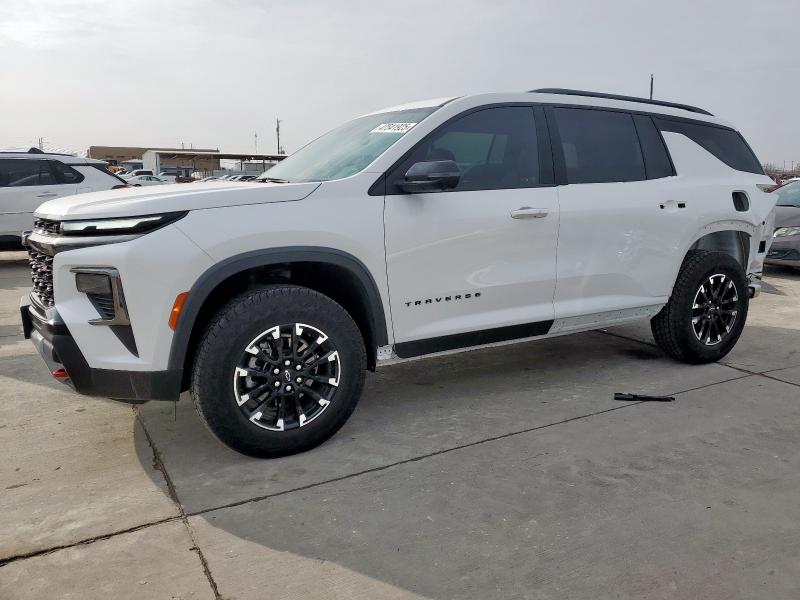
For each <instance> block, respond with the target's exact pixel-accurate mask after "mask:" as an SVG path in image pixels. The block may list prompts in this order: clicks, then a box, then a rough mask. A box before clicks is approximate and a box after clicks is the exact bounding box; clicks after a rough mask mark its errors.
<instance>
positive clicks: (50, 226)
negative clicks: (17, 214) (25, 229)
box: [33, 219, 61, 235]
mask: <svg viewBox="0 0 800 600" xmlns="http://www.w3.org/2000/svg"><path fill="white" fill-rule="evenodd" d="M33 229H34V231H36V232H41V233H51V234H56V235H58V233H60V229H61V223H60V222H59V221H51V220H50V219H36V220H35V221H34V222H33Z"/></svg>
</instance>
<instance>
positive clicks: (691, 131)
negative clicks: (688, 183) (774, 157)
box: [655, 118, 764, 175]
mask: <svg viewBox="0 0 800 600" xmlns="http://www.w3.org/2000/svg"><path fill="white" fill-rule="evenodd" d="M655 122H656V125H657V126H658V128H659V129H660V130H661V131H672V132H674V133H682V134H683V135H685V136H686V137H688V138H689V139H690V140H692V141H693V142H695V143H696V144H699V145H700V146H702V147H703V148H705V149H706V150H708V151H709V152H710V153H711V154H713V155H714V156H716V157H717V158H718V159H719V160H721V161H722V162H724V163H725V164H726V165H728V166H729V167H731V168H732V169H736V170H737V171H745V172H746V173H758V174H759V175H763V174H764V169H763V168H761V164H760V163H759V162H758V159H757V158H756V155H755V154H753V151H752V150H751V149H750V146H748V145H747V142H745V141H744V138H743V137H742V136H741V135H740V134H739V132H738V131H734V130H733V129H727V128H725V127H716V126H714V125H701V124H700V123H696V122H688V121H673V120H672V119H662V118H656V119H655Z"/></svg>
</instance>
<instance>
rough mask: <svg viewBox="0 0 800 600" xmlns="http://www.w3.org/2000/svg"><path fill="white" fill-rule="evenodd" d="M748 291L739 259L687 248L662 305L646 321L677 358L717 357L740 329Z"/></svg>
mask: <svg viewBox="0 0 800 600" xmlns="http://www.w3.org/2000/svg"><path fill="white" fill-rule="evenodd" d="M748 305H749V296H748V289H747V279H746V278H745V274H744V270H743V269H742V266H741V264H739V262H738V261H737V260H736V259H735V258H733V257H732V256H731V255H729V254H725V253H724V252H713V251H705V250H697V251H692V252H690V253H689V255H688V256H687V257H686V259H685V260H684V262H683V265H682V266H681V270H680V273H679V274H678V279H677V281H676V282H675V287H674V289H673V291H672V296H671V297H670V299H669V302H668V303H667V305H666V306H665V307H664V308H663V309H661V312H659V313H658V314H657V315H656V316H655V317H653V319H652V320H651V321H650V327H651V329H652V331H653V337H654V338H655V340H656V343H657V344H658V345H659V346H660V347H661V349H662V350H663V351H664V352H666V353H667V354H668V355H670V356H672V357H673V358H675V359H677V360H680V361H682V362H687V363H692V364H701V363H709V362H714V361H717V360H720V359H721V358H722V357H724V356H725V355H726V354H728V352H730V351H731V350H732V349H733V347H734V346H735V345H736V342H737V341H738V340H739V336H741V334H742V329H743V328H744V324H745V321H746V320H747V309H748Z"/></svg>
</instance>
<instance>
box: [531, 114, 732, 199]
mask: <svg viewBox="0 0 800 600" xmlns="http://www.w3.org/2000/svg"><path fill="white" fill-rule="evenodd" d="M544 107H545V109H544V110H545V114H546V115H547V123H548V127H549V128H550V136H551V142H552V147H553V162H554V164H555V165H556V182H557V185H588V184H587V183H580V182H576V183H569V181H568V180H567V167H566V162H565V159H564V150H563V148H562V146H561V135H560V134H559V132H558V125H557V124H556V119H555V112H554V109H556V108H579V109H586V110H599V111H602V112H618V113H625V114H627V115H630V117H631V121H632V122H633V127H634V131H635V132H636V139H637V141H638V143H639V151H640V152H641V153H642V161H643V164H644V172H645V178H644V179H633V180H625V181H601V182H597V184H603V183H639V182H645V181H657V180H659V179H666V178H667V177H675V175H677V172H676V171H675V163H673V161H672V156H671V155H670V153H669V148H668V147H667V144H666V142H665V141H664V136H663V135H661V130H660V129H659V128H658V125H656V124H655V122H654V123H653V127H655V130H656V132H657V133H658V135H659V138H660V139H661V143H662V144H663V145H664V151H665V152H666V153H667V158H668V159H669V164H670V167H671V169H672V174H671V175H667V176H665V177H650V175H649V173H648V170H647V157H646V155H645V151H644V146H643V145H642V138H641V136H640V134H639V128H638V127H637V125H636V119H634V118H633V116H634V115H641V116H644V117H649V118H650V119H651V120H652V118H653V117H654V116H658V113H651V112H648V111H643V110H642V111H640V110H628V109H627V108H606V107H605V106H588V105H585V104H545V105H544ZM676 120H679V121H689V122H693V123H706V121H701V120H699V119H684V118H682V117H677V118H676ZM724 129H731V128H730V127H724ZM731 131H735V130H733V129H731ZM595 185H596V184H595Z"/></svg>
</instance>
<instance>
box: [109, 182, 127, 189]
mask: <svg viewBox="0 0 800 600" xmlns="http://www.w3.org/2000/svg"><path fill="white" fill-rule="evenodd" d="M126 187H131V186H129V185H128V184H127V183H120V184H119V185H115V186H114V187H112V188H111V189H112V190H121V189H122V188H126Z"/></svg>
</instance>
